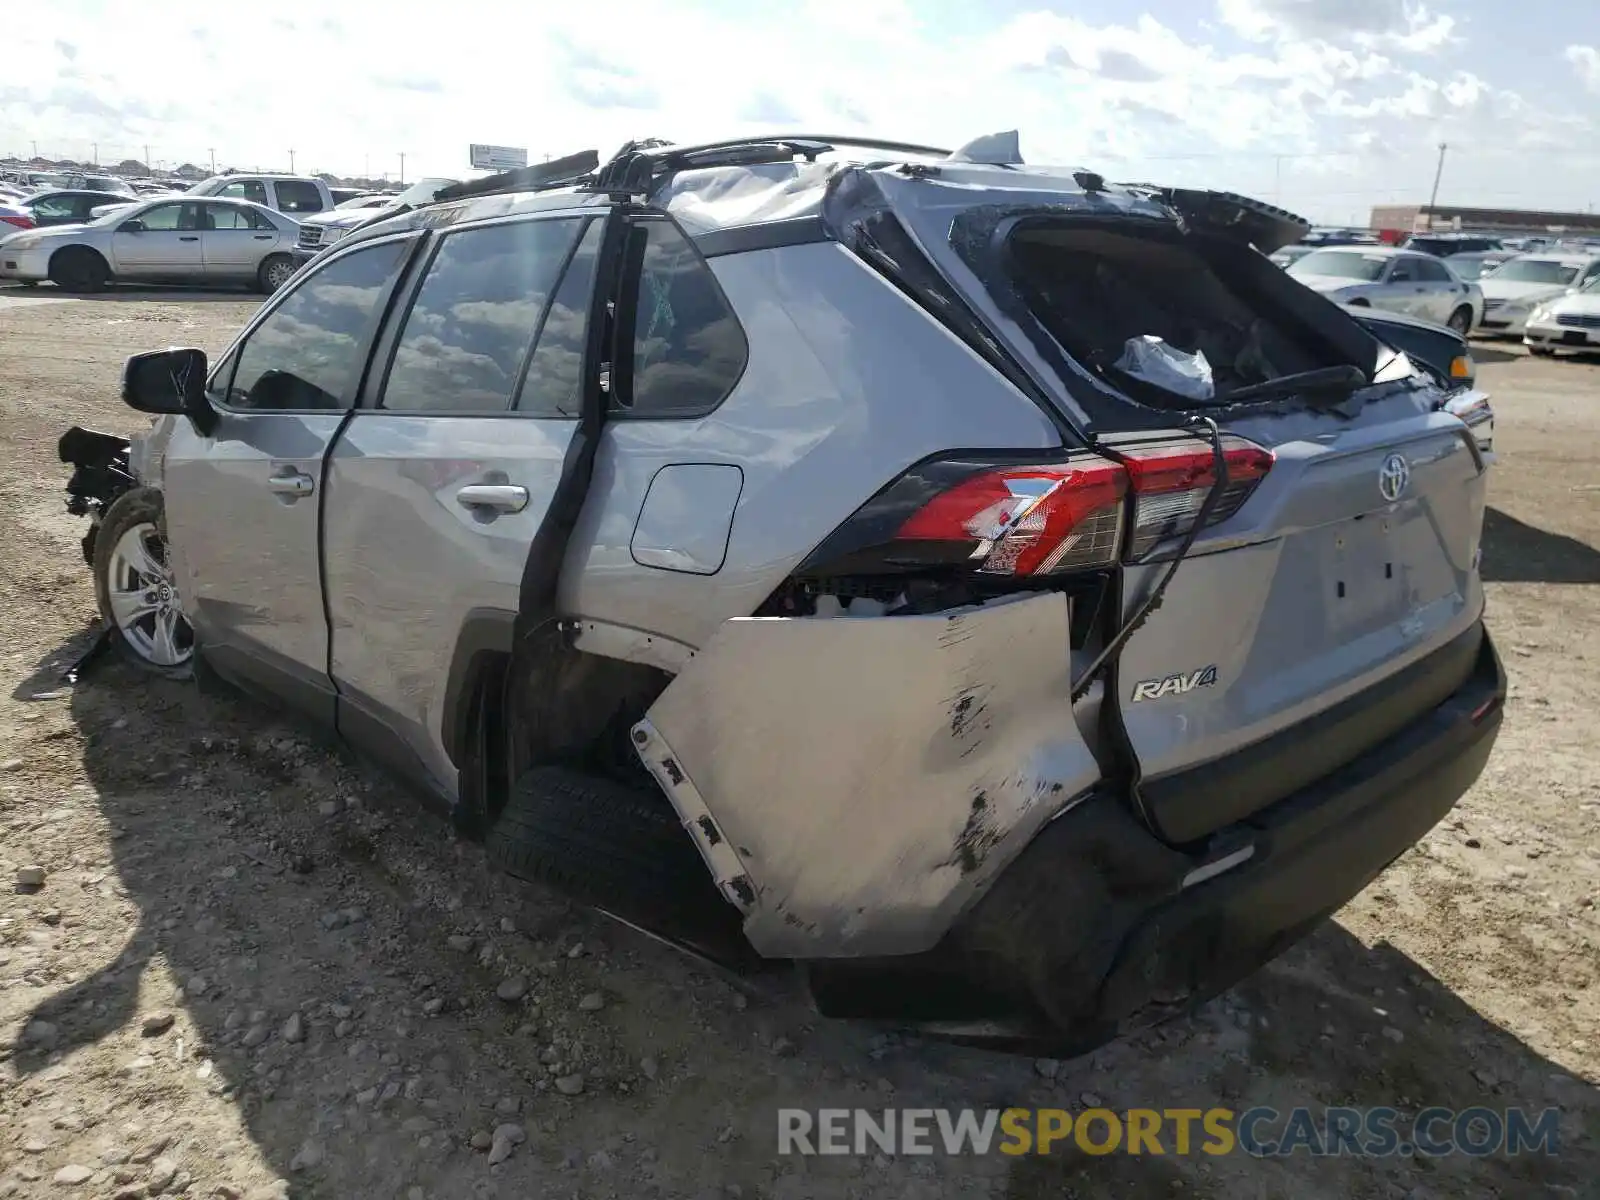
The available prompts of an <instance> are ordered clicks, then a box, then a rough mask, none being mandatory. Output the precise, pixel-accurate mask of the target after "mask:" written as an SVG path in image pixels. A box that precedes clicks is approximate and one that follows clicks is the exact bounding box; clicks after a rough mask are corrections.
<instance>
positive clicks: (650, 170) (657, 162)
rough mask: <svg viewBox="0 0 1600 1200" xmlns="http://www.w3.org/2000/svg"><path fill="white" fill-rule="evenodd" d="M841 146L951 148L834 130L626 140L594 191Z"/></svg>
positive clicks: (637, 187)
mask: <svg viewBox="0 0 1600 1200" xmlns="http://www.w3.org/2000/svg"><path fill="white" fill-rule="evenodd" d="M840 146H857V147H861V148H863V149H875V150H888V151H892V152H896V153H901V154H924V155H936V156H938V157H940V158H948V157H949V155H950V153H951V151H949V150H947V149H945V148H943V147H941V146H924V145H921V144H919V143H916V142H896V141H890V140H887V139H884V138H873V137H857V136H849V135H844V136H839V135H834V134H815V133H804V134H790V133H780V134H760V135H755V136H751V137H742V138H729V139H727V140H725V141H717V142H699V143H696V144H693V145H688V146H677V145H673V144H671V143H666V142H656V143H655V144H638V143H630V144H629V145H627V146H624V147H623V148H622V150H620V151H619V152H618V153H617V154H616V155H615V156H614V157H613V158H612V159H611V161H610V162H608V163H606V165H605V166H604V167H602V168H601V169H600V171H599V172H598V173H597V174H596V176H595V181H594V188H595V190H596V191H603V192H605V191H622V192H631V193H638V192H646V191H649V190H650V188H651V187H652V186H653V185H654V183H655V181H656V180H657V179H658V178H659V177H660V176H661V175H664V174H666V173H667V172H670V171H675V170H684V169H688V168H692V167H714V166H755V165H757V164H759V163H771V162H788V161H790V160H792V159H793V158H794V157H795V156H796V155H798V156H800V157H802V158H804V159H806V161H808V162H815V161H816V159H817V157H818V156H819V155H822V154H826V153H828V152H829V151H830V150H835V149H837V148H838V147H840Z"/></svg>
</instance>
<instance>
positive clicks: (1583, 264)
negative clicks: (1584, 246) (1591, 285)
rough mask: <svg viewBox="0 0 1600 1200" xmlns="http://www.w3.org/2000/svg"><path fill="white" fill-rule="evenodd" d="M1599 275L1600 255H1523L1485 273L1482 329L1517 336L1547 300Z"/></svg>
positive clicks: (1482, 280)
mask: <svg viewBox="0 0 1600 1200" xmlns="http://www.w3.org/2000/svg"><path fill="white" fill-rule="evenodd" d="M1597 278H1600V254H1596V253H1593V252H1589V253H1583V254H1549V253H1545V254H1523V255H1520V256H1518V257H1517V258H1513V259H1511V260H1510V261H1509V262H1504V263H1501V264H1500V265H1499V266H1498V267H1496V268H1495V269H1494V270H1493V271H1488V272H1485V273H1484V274H1483V275H1482V276H1481V277H1480V278H1479V280H1478V286H1479V287H1480V288H1482V289H1483V302H1484V314H1483V332H1484V333H1486V334H1491V335H1506V336H1511V337H1517V336H1520V335H1522V334H1523V333H1524V332H1525V331H1526V329H1527V324H1528V317H1529V315H1530V314H1531V313H1532V312H1533V310H1534V309H1536V308H1538V307H1539V306H1540V305H1541V304H1543V303H1545V302H1546V301H1547V300H1554V299H1556V298H1557V297H1559V296H1564V295H1565V294H1566V293H1567V292H1568V291H1571V290H1573V289H1576V288H1580V287H1582V286H1584V285H1585V284H1587V283H1588V282H1590V281H1591V280H1593V279H1597Z"/></svg>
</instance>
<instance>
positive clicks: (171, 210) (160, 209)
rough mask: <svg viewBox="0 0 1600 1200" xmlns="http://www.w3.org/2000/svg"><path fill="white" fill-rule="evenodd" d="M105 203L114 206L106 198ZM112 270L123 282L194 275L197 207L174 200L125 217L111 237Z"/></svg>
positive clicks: (197, 263) (197, 250)
mask: <svg viewBox="0 0 1600 1200" xmlns="http://www.w3.org/2000/svg"><path fill="white" fill-rule="evenodd" d="M107 203H114V202H113V201H111V200H110V199H109V198H108V199H107ZM111 257H112V259H113V260H114V261H113V262H112V270H113V271H115V272H116V274H117V275H118V276H121V277H122V278H125V279H140V278H144V279H150V278H167V277H171V276H175V275H194V276H198V275H199V274H200V272H201V270H202V269H203V268H202V261H203V260H202V258H201V251H200V205H199V204H197V203H195V202H194V201H174V202H172V203H170V204H157V205H155V206H153V207H151V208H147V209H145V211H144V212H142V213H140V214H139V215H138V216H136V217H129V218H128V219H127V220H126V221H124V222H123V223H122V224H121V225H119V226H117V231H116V233H114V234H112V235H111Z"/></svg>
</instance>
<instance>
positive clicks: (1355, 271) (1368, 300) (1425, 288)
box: [1285, 246, 1483, 337]
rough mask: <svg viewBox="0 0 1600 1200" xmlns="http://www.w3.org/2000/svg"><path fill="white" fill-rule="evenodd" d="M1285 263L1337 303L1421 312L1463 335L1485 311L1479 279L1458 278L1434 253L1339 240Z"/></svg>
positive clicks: (1415, 314) (1301, 278) (1408, 314)
mask: <svg viewBox="0 0 1600 1200" xmlns="http://www.w3.org/2000/svg"><path fill="white" fill-rule="evenodd" d="M1285 269H1286V270H1287V271H1288V273H1289V274H1290V275H1292V276H1294V277H1295V278H1296V279H1298V280H1299V281H1300V282H1301V283H1303V284H1305V285H1306V286H1307V287H1309V288H1312V289H1313V290H1315V291H1318V292H1321V293H1322V294H1323V295H1325V296H1327V297H1328V299H1330V300H1334V301H1337V302H1338V303H1340V304H1353V305H1355V306H1357V307H1361V306H1363V305H1366V306H1370V307H1372V308H1382V309H1387V310H1388V311H1390V312H1398V313H1405V314H1406V315H1407V316H1412V317H1421V318H1422V319H1423V320H1424V321H1433V322H1435V323H1436V324H1439V325H1448V326H1449V327H1450V328H1451V329H1454V330H1455V331H1456V332H1457V333H1459V334H1461V335H1462V336H1463V337H1465V336H1466V335H1467V334H1468V333H1470V332H1471V331H1472V329H1473V328H1474V327H1475V326H1476V325H1477V324H1478V321H1479V319H1480V318H1481V317H1482V316H1483V295H1482V293H1480V292H1479V291H1478V288H1477V285H1476V284H1472V283H1466V282H1464V281H1463V280H1461V279H1460V278H1458V277H1457V276H1456V274H1455V272H1454V271H1452V270H1451V269H1450V268H1449V267H1448V266H1447V265H1446V264H1445V261H1444V260H1443V259H1442V258H1436V257H1435V256H1434V255H1432V254H1421V253H1418V252H1416V251H1412V250H1397V249H1395V248H1394V247H1392V246H1337V247H1330V248H1329V249H1326V250H1313V251H1312V252H1311V253H1310V254H1307V255H1305V256H1304V257H1302V258H1300V259H1298V260H1296V261H1295V262H1292V263H1290V264H1289V266H1288V267H1287V268H1285Z"/></svg>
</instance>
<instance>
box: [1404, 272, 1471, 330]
mask: <svg viewBox="0 0 1600 1200" xmlns="http://www.w3.org/2000/svg"><path fill="white" fill-rule="evenodd" d="M1413 265H1414V266H1415V267H1416V269H1417V274H1418V276H1419V278H1420V279H1421V281H1422V287H1423V289H1424V290H1423V293H1422V296H1421V306H1420V308H1419V311H1418V312H1417V316H1419V317H1422V318H1423V319H1425V320H1428V321H1436V322H1438V323H1439V324H1440V325H1443V324H1445V323H1446V322H1448V321H1449V320H1450V316H1451V314H1452V313H1454V312H1455V311H1456V309H1458V308H1460V307H1461V305H1462V304H1464V303H1465V302H1466V298H1467V297H1466V290H1467V289H1466V288H1465V287H1463V286H1462V285H1461V283H1460V282H1458V281H1457V279H1456V277H1455V276H1454V275H1452V274H1451V273H1450V268H1449V267H1447V266H1446V265H1445V264H1444V262H1443V261H1442V260H1440V259H1433V258H1419V259H1417V260H1416V261H1415V263H1414V264H1413Z"/></svg>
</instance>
